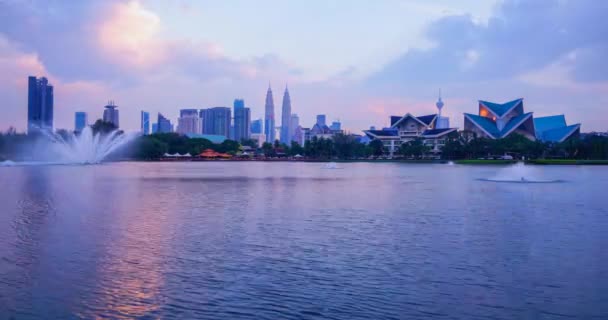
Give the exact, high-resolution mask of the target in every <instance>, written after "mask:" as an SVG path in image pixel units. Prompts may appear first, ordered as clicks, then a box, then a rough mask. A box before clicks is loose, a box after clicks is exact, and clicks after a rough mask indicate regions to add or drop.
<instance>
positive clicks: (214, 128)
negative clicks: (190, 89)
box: [200, 107, 232, 138]
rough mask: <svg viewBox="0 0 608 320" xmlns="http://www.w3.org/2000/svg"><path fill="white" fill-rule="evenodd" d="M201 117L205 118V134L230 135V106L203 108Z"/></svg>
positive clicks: (227, 136)
mask: <svg viewBox="0 0 608 320" xmlns="http://www.w3.org/2000/svg"><path fill="white" fill-rule="evenodd" d="M200 117H201V118H202V119H203V134H212V135H220V136H224V137H226V138H229V137H230V122H231V119H232V117H231V112H230V108H226V107H215V108H209V109H202V110H201V111H200Z"/></svg>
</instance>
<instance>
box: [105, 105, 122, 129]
mask: <svg viewBox="0 0 608 320" xmlns="http://www.w3.org/2000/svg"><path fill="white" fill-rule="evenodd" d="M117 108H118V106H117V105H116V104H114V101H109V102H108V105H107V106H105V110H103V121H104V122H109V123H111V124H113V125H114V126H115V127H116V128H119V127H120V123H119V121H118V109H117Z"/></svg>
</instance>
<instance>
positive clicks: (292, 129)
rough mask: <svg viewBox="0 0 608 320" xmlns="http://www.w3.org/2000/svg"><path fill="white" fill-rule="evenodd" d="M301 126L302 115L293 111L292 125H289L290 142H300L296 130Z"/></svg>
mask: <svg viewBox="0 0 608 320" xmlns="http://www.w3.org/2000/svg"><path fill="white" fill-rule="evenodd" d="M299 126H300V117H299V116H298V115H297V114H295V113H292V114H291V122H290V125H289V139H290V141H289V142H290V143H291V141H296V142H298V143H300V140H298V139H297V138H296V137H295V135H296V130H297V128H298V127H299Z"/></svg>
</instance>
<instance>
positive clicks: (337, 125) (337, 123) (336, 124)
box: [329, 121, 342, 131]
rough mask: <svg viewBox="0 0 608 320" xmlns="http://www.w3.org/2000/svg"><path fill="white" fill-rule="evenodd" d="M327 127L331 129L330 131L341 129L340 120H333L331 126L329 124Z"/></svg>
mask: <svg viewBox="0 0 608 320" xmlns="http://www.w3.org/2000/svg"><path fill="white" fill-rule="evenodd" d="M329 129H331V131H341V130H342V124H341V123H340V121H333V122H332V123H331V126H329Z"/></svg>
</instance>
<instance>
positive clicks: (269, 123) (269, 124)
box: [264, 83, 276, 143]
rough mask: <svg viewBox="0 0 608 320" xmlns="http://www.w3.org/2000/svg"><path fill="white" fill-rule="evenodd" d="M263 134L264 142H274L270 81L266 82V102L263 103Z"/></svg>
mask: <svg viewBox="0 0 608 320" xmlns="http://www.w3.org/2000/svg"><path fill="white" fill-rule="evenodd" d="M264 112H265V115H264V135H266V142H270V143H274V140H275V137H276V135H275V132H274V130H275V128H274V127H275V125H274V99H273V98H272V89H271V88H270V83H269V84H268V91H266V104H265V105H264Z"/></svg>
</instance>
